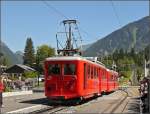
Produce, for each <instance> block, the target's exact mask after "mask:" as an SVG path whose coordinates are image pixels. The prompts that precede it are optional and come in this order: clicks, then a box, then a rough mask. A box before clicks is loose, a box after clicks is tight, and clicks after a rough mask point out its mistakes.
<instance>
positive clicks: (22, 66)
mask: <svg viewBox="0 0 150 114" xmlns="http://www.w3.org/2000/svg"><path fill="white" fill-rule="evenodd" d="M16 65H17V66H19V67H21V68H23V69H24V70H26V71H35V69H33V68H31V67H29V66H26V65H22V64H16Z"/></svg>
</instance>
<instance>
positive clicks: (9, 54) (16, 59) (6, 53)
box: [1, 42, 22, 65]
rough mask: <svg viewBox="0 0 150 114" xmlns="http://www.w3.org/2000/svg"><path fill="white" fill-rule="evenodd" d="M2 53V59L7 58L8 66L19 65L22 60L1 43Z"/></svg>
mask: <svg viewBox="0 0 150 114" xmlns="http://www.w3.org/2000/svg"><path fill="white" fill-rule="evenodd" d="M1 46H2V49H1V50H2V53H3V55H4V57H6V58H7V60H8V63H9V65H13V64H21V63H22V60H21V57H20V55H18V54H15V53H13V52H12V51H11V50H10V49H9V48H8V46H7V45H6V44H5V43H3V42H2V45H1Z"/></svg>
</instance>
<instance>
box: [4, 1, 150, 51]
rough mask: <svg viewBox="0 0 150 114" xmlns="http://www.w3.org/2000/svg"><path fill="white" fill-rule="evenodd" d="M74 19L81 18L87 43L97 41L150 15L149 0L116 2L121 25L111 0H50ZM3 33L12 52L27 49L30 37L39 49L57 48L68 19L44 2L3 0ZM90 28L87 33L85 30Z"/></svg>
mask: <svg viewBox="0 0 150 114" xmlns="http://www.w3.org/2000/svg"><path fill="white" fill-rule="evenodd" d="M47 3H48V4H50V5H51V6H53V7H55V8H56V9H57V10H59V11H60V12H62V13H63V14H64V15H65V16H67V17H68V18H70V19H77V20H78V21H79V22H80V23H79V29H81V36H82V39H83V44H88V43H91V42H95V41H96V40H98V39H100V38H103V37H104V36H106V35H108V34H110V33H111V32H113V31H115V30H117V29H119V28H120V27H122V26H124V25H126V24H128V23H129V22H132V21H136V20H138V19H141V18H143V17H145V16H147V15H148V10H149V8H148V1H113V4H114V6H115V10H116V12H117V14H118V17H119V20H120V22H121V26H120V25H119V23H118V20H117V18H116V16H115V13H114V10H113V7H112V5H111V2H110V1H84V2H83V1H72V2H69V1H48V2H47ZM1 8H2V14H1V21H2V25H1V35H2V41H3V42H5V43H6V44H7V45H8V47H9V48H10V49H11V50H12V51H14V52H15V51H18V50H21V51H23V50H24V47H25V41H26V38H27V37H31V38H32V40H33V43H34V47H35V48H36V47H37V46H39V45H42V44H48V45H50V46H52V47H56V39H55V34H56V32H58V30H59V29H58V28H59V26H60V22H61V21H62V20H64V19H65V18H64V17H63V16H61V15H60V14H58V13H56V12H55V11H54V9H52V8H49V7H47V6H46V5H45V4H44V3H43V2H42V1H22V2H19V1H7V2H6V1H5V2H4V1H3V2H2V6H1ZM85 31H86V33H85Z"/></svg>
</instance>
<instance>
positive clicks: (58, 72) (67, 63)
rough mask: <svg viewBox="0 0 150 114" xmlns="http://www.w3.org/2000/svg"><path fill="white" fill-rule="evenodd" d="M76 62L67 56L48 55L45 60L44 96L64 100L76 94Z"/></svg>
mask: <svg viewBox="0 0 150 114" xmlns="http://www.w3.org/2000/svg"><path fill="white" fill-rule="evenodd" d="M76 67H77V62H76V61H72V60H68V58H67V57H50V58H47V59H46V61H45V96H46V97H47V98H49V99H55V100H66V99H71V98H75V97H76V96H77V71H76Z"/></svg>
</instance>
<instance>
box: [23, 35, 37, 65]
mask: <svg viewBox="0 0 150 114" xmlns="http://www.w3.org/2000/svg"><path fill="white" fill-rule="evenodd" d="M34 53H35V50H34V46H33V42H32V39H31V38H27V40H26V46H25V49H24V57H23V59H24V62H23V63H24V64H25V65H28V66H30V67H32V66H33V63H34V62H35V55H34Z"/></svg>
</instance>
